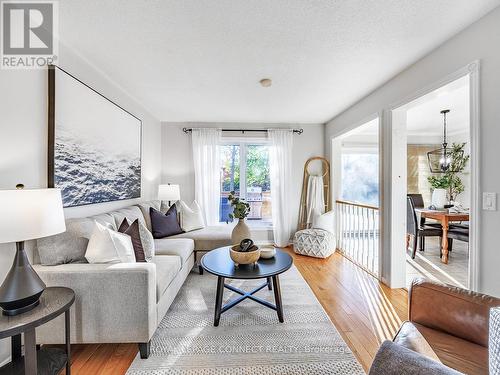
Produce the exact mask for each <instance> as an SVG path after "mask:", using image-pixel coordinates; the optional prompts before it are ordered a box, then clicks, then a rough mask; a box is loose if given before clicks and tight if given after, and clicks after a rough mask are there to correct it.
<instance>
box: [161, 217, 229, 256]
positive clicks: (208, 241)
mask: <svg viewBox="0 0 500 375" xmlns="http://www.w3.org/2000/svg"><path fill="white" fill-rule="evenodd" d="M232 230H233V225H228V224H221V225H218V226H210V227H205V228H203V229H198V230H193V231H192V232H188V233H181V234H176V235H174V236H170V237H169V239H171V238H191V239H193V240H194V248H195V250H197V251H209V250H213V249H216V248H218V247H222V246H229V245H231V244H232V241H231V232H232Z"/></svg>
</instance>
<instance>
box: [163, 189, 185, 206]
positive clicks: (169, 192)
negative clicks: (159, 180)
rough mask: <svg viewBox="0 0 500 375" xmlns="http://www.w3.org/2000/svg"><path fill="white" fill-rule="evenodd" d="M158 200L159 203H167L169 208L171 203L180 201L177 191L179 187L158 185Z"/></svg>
mask: <svg viewBox="0 0 500 375" xmlns="http://www.w3.org/2000/svg"><path fill="white" fill-rule="evenodd" d="M158 199H159V200H161V201H168V205H169V206H170V202H171V201H174V202H176V201H178V200H179V199H181V193H180V190H179V185H171V184H166V185H159V186H158Z"/></svg>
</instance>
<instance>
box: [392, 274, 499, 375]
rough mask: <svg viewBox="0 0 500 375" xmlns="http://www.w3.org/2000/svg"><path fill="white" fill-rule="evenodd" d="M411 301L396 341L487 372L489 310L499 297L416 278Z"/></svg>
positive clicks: (446, 361) (450, 364)
mask: <svg viewBox="0 0 500 375" xmlns="http://www.w3.org/2000/svg"><path fill="white" fill-rule="evenodd" d="M409 302H410V304H409V321H407V322H405V323H403V325H402V326H401V328H400V329H399V332H398V333H397V335H396V337H395V338H394V343H396V344H399V345H401V346H403V347H405V348H407V349H410V350H413V351H414V352H417V353H420V354H422V355H424V356H426V357H428V358H431V359H434V360H436V361H438V362H441V363H443V364H444V365H446V366H448V367H451V368H453V369H455V370H457V371H460V372H463V373H466V374H474V375H480V374H488V327H489V312H490V308H492V307H496V306H500V299H499V298H495V297H491V296H488V295H485V294H480V293H476V292H472V291H469V290H465V289H462V288H458V287H453V286H450V285H445V284H440V283H436V282H433V281H429V280H425V279H415V280H413V282H412V285H411V287H410V291H409Z"/></svg>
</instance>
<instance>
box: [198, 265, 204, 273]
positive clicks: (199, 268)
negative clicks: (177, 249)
mask: <svg viewBox="0 0 500 375" xmlns="http://www.w3.org/2000/svg"><path fill="white" fill-rule="evenodd" d="M198 271H199V272H200V275H203V267H202V266H201V264H198Z"/></svg>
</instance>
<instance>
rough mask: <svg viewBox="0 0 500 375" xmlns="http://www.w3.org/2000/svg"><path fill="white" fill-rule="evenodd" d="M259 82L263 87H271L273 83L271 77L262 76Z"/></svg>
mask: <svg viewBox="0 0 500 375" xmlns="http://www.w3.org/2000/svg"><path fill="white" fill-rule="evenodd" d="M259 82H260V85H261V86H262V87H270V86H271V85H272V84H273V81H272V80H271V78H262V79H261V80H260V81H259Z"/></svg>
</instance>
